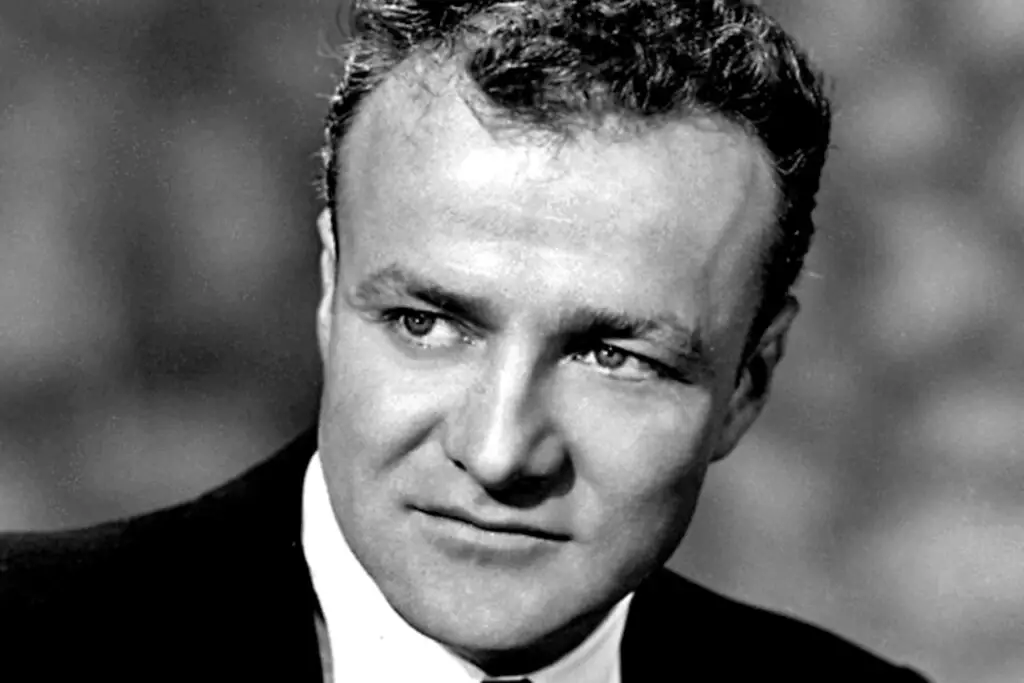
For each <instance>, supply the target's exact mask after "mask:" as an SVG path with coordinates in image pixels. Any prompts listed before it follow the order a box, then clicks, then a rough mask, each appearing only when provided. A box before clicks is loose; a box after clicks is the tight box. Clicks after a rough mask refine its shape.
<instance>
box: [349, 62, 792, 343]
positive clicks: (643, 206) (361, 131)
mask: <svg viewBox="0 0 1024 683" xmlns="http://www.w3.org/2000/svg"><path fill="white" fill-rule="evenodd" d="M472 87H474V86H472V84H467V83H465V82H464V79H462V78H461V77H460V76H459V74H458V72H457V70H455V69H454V68H445V67H444V66H442V67H441V68H438V67H436V65H435V66H434V67H430V66H429V63H428V65H427V66H424V65H422V64H421V65H412V66H403V67H400V69H399V71H398V72H397V73H396V74H394V75H393V76H392V77H389V78H388V79H387V80H386V81H385V82H384V83H383V84H382V85H381V87H380V88H378V89H377V91H375V92H374V93H372V94H371V95H370V96H369V97H368V99H367V100H366V102H365V103H364V106H363V107H362V108H361V110H360V114H359V115H358V116H357V119H356V121H354V122H353V127H352V130H351V131H350V134H349V136H348V142H347V143H346V144H347V145H348V149H347V150H346V152H347V154H346V155H345V156H346V157H347V162H346V163H343V165H342V168H343V172H344V173H345V174H346V177H345V178H343V179H342V180H343V182H341V183H339V186H340V187H342V188H344V189H343V192H354V193H357V194H358V195H359V197H360V201H359V204H360V205H361V207H362V208H363V209H364V210H365V209H366V207H368V206H373V207H379V206H383V205H384V204H386V202H382V201H379V200H375V199H374V198H372V195H374V194H376V193H378V192H382V191H384V189H383V188H381V187H380V182H381V180H382V179H384V180H386V181H391V182H401V185H402V187H403V188H407V191H409V192H415V193H417V194H418V195H419V198H420V199H421V200H422V201H423V202H425V203H426V204H427V205H429V206H433V207H434V208H435V209H436V210H437V211H438V212H439V213H443V214H445V215H448V216H450V217H451V219H452V220H451V221H450V222H449V224H450V225H470V224H471V223H472V221H470V220H468V217H467V216H463V215H460V214H459V210H460V205H459V203H458V202H457V201H448V202H445V198H444V197H443V196H441V195H442V193H437V192H435V191H434V185H433V183H435V182H437V181H438V179H439V177H440V176H442V175H443V176H445V181H447V182H448V183H449V184H452V183H454V184H456V185H458V186H459V187H460V188H461V189H462V190H463V191H464V192H465V193H472V194H473V195H475V196H476V198H477V199H478V200H480V201H482V202H486V201H487V200H488V197H487V191H488V188H494V187H517V188H521V189H522V190H523V192H522V194H521V195H520V197H521V199H520V201H516V202H514V203H511V204H510V203H508V202H502V201H500V198H499V199H496V201H495V206H496V208H499V209H500V212H502V213H504V214H508V213H510V212H511V213H515V214H520V215H522V214H525V217H526V218H528V219H530V220H526V221H520V222H518V223H517V224H516V226H515V230H517V231H518V232H519V237H524V236H526V235H525V233H524V232H523V231H524V230H526V231H542V230H543V231H547V232H548V233H549V232H550V231H551V230H552V229H557V230H558V232H559V233H560V234H559V235H558V239H559V240H560V241H567V242H568V243H570V244H571V243H573V242H574V234H573V233H574V228H576V227H577V225H574V222H578V216H579V209H580V207H579V205H578V202H577V203H571V202H572V201H573V200H572V199H571V198H572V197H573V193H572V192H566V193H564V194H563V195H560V196H559V195H552V194H550V193H547V194H542V195H541V194H531V188H536V189H538V190H539V191H542V190H543V186H545V185H546V184H549V181H551V180H553V179H560V180H562V181H563V182H564V183H567V184H568V185H571V184H572V183H579V184H580V186H583V185H588V184H589V185H594V186H596V187H598V188H599V189H598V190H597V191H596V192H595V193H594V194H596V195H602V194H607V195H608V196H616V197H621V196H628V197H630V199H631V201H629V202H622V203H620V204H615V203H608V202H606V203H605V204H604V205H600V201H599V200H600V196H596V197H595V202H594V203H595V205H600V208H601V209H602V210H604V211H605V212H606V216H605V217H604V218H605V220H606V222H607V224H608V225H609V226H612V227H614V225H615V224H616V222H617V221H616V216H615V214H616V212H625V211H628V212H629V216H628V218H629V219H630V220H633V219H636V216H637V212H640V213H642V214H643V220H648V223H649V224H651V225H655V226H657V229H656V230H655V231H654V233H653V237H654V241H655V242H657V241H659V239H660V238H659V231H660V234H663V235H667V234H668V233H673V234H674V236H675V237H676V238H677V239H678V237H679V236H680V235H682V236H684V237H685V238H686V240H688V241H689V242H690V244H691V246H690V249H689V252H688V253H692V256H693V257H692V259H689V258H687V261H688V263H685V264H680V270H681V271H682V270H687V271H689V272H690V274H691V276H692V277H694V278H696V281H695V282H693V283H691V284H692V286H693V287H694V288H695V289H696V290H697V291H699V292H700V295H701V296H702V297H704V298H705V299H706V301H705V302H704V304H705V305H703V306H701V308H702V309H703V310H704V311H705V313H706V314H708V315H710V316H711V317H712V318H713V319H712V320H708V321H702V322H705V323H711V328H714V327H717V326H719V325H722V324H726V323H728V322H729V321H728V320H727V318H728V317H729V316H730V315H731V316H732V317H735V315H736V311H737V306H736V303H737V302H736V301H735V297H736V296H739V295H746V297H747V298H748V299H755V300H756V297H752V296H750V290H751V289H752V288H753V286H754V285H756V284H757V278H756V277H755V276H756V274H757V273H758V272H759V265H760V262H759V259H758V258H757V256H759V255H760V254H761V252H762V251H763V250H762V248H761V243H763V241H764V236H765V235H766V234H768V233H769V231H770V228H771V225H770V224H771V223H772V222H773V218H774V215H775V210H774V209H775V202H776V197H777V190H776V188H775V183H774V181H773V174H772V171H771V165H770V163H769V162H768V157H767V153H766V152H765V151H764V150H763V148H762V146H761V145H760V144H759V143H758V142H757V141H756V139H754V138H752V137H751V136H749V135H747V134H746V133H745V132H744V131H743V130H742V129H740V128H739V127H738V126H735V125H732V124H730V123H728V122H726V121H724V120H721V119H718V118H715V117H703V118H686V119H680V120H677V121H673V122H667V123H663V124H661V125H659V126H657V127H654V128H651V129H649V130H647V131H645V132H643V133H641V134H639V135H637V136H635V137H631V138H623V137H622V136H618V137H617V138H615V141H610V137H609V136H608V135H605V134H602V133H601V131H597V132H583V133H581V134H579V135H576V136H574V137H573V138H572V139H571V140H563V141H562V142H561V143H559V144H554V143H552V140H551V136H550V135H544V134H542V135H540V136H538V137H536V139H535V138H532V137H529V136H527V137H522V136H497V137H496V136H495V135H493V134H492V132H491V131H490V130H489V128H488V126H487V125H486V123H485V122H483V121H482V120H481V118H480V116H479V111H478V108H476V107H474V106H473V103H472V102H470V103H469V104H467V101H466V93H465V90H466V88H472ZM453 131H457V135H456V136H455V139H454V140H453V135H452V132H453ZM638 154H640V155H642V156H644V157H645V158H650V159H651V165H652V166H656V167H657V169H659V170H658V171H652V172H651V173H646V174H644V175H643V177H642V178H635V177H630V175H629V174H608V173H607V172H605V173H602V172H601V170H602V169H601V168H599V167H598V166H599V165H600V164H604V170H605V171H607V164H608V163H614V162H615V159H616V158H621V159H622V160H624V161H628V160H630V159H632V160H634V162H635V159H636V158H637V155H638ZM616 155H618V156H616ZM709 158H714V160H715V163H709V162H708V159H709ZM394 159H401V160H402V162H403V167H401V168H395V167H394V164H393V162H389V160H394ZM389 163H391V165H390V166H387V164H389ZM623 165H624V166H625V164H623ZM634 165H635V163H634ZM709 169H710V170H709ZM402 176H404V180H399V177H402ZM680 179H685V182H686V183H688V184H689V185H690V187H689V188H688V189H687V192H686V193H685V194H686V201H687V202H688V204H689V205H688V206H685V207H683V210H681V211H680V210H678V202H677V199H678V197H679V195H680V189H681V188H680V182H681V181H680ZM602 187H603V188H604V189H605V191H602V190H601V189H600V188H602ZM538 196H543V197H544V201H543V202H539V201H535V198H536V197H538ZM563 198H568V199H564V202H565V203H564V204H560V203H559V202H560V200H562V199H563ZM595 210H596V209H595ZM595 218H600V217H598V216H595ZM367 219H369V221H370V224H373V223H374V216H372V215H371V216H366V215H362V216H361V217H360V222H363V221H366V220H367ZM508 225H509V226H511V225H512V223H511V222H510V223H509V224H508ZM524 226H526V227H524ZM488 227H489V228H490V229H491V230H492V234H500V231H501V230H502V229H504V227H505V224H504V223H503V222H502V221H501V219H500V218H496V219H495V222H494V225H490V226H488ZM592 227H593V225H592V224H588V230H585V231H582V233H583V234H581V235H580V236H579V238H580V239H590V238H592V237H593V235H592V230H590V228H592ZM495 229H496V230H495ZM509 229H510V230H511V229H512V228H511V227H509ZM605 238H607V239H609V240H611V241H615V240H616V239H628V235H623V236H619V235H616V234H615V233H614V230H613V229H611V230H609V231H608V232H607V234H606V235H605ZM650 248H651V249H652V250H656V249H657V248H658V245H657V244H652V245H651V247H650ZM696 265H700V267H699V268H696V269H694V266H696ZM737 271H742V272H741V275H742V277H741V280H742V281H743V282H744V283H745V286H744V287H742V288H740V290H741V291H737V287H736V286H735V284H734V283H735V282H736V277H735V275H736V273H737ZM743 308H752V305H750V306H745V307H743Z"/></svg>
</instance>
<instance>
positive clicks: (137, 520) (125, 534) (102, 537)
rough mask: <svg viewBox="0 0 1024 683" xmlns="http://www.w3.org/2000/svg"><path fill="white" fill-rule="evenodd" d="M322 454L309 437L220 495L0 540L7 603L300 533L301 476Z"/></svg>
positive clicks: (1, 589) (0, 591) (1, 585)
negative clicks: (30, 585) (67, 582)
mask: <svg viewBox="0 0 1024 683" xmlns="http://www.w3.org/2000/svg"><path fill="white" fill-rule="evenodd" d="M315 449H316V439H315V434H313V433H312V432H307V433H305V434H303V435H302V436H300V437H299V438H297V439H295V440H294V441H292V442H291V443H290V444H288V445H287V446H285V447H284V448H282V449H280V450H279V451H277V452H276V453H274V454H273V455H272V456H270V457H269V458H265V459H263V460H261V461H259V462H258V463H257V464H255V465H254V466H252V467H251V468H249V469H247V470H246V471H244V472H242V473H241V474H239V475H238V476H236V477H234V478H232V479H231V480H229V481H227V482H225V483H223V484H221V485H219V486H217V487H216V488H214V489H212V490H209V491H207V492H205V493H203V494H201V495H199V496H197V497H195V498H193V499H191V500H187V501H184V502H181V503H178V504H175V505H171V506H168V507H165V508H161V509H158V510H154V511H151V512H147V513H143V514H139V515H135V516H131V517H126V518H123V519H117V520H112V521H108V522H104V523H101V524H97V525H94V526H90V527H84V528H77V529H69V530H60V531H45V532H37V531H30V532H7V533H0V596H3V595H4V593H5V592H9V590H8V589H10V588H11V587H12V586H14V585H17V584H16V582H23V581H34V582H41V581H46V580H48V579H55V578H59V579H64V578H70V577H72V576H81V577H91V578H96V577H92V574H93V573H94V571H101V573H102V575H104V576H108V575H109V574H110V572H112V571H113V572H116V571H117V569H116V568H117V566H118V565H129V566H131V567H132V568H133V569H137V563H139V562H151V563H155V562H161V563H163V562H167V561H168V560H169V559H170V556H173V555H176V554H180V553H181V552H182V551H183V550H185V549H186V548H187V549H189V550H191V552H193V553H195V552H200V551H202V550H205V549H206V548H204V545H206V544H210V543H217V544H223V543H225V542H227V543H231V542H233V541H235V542H237V541H243V540H246V541H248V540H252V538H251V537H252V536H253V535H257V536H259V537H264V538H265V537H266V535H267V532H268V531H275V532H280V531H288V532H290V531H295V530H297V528H298V522H299V516H298V515H299V503H300V499H301V483H302V474H303V472H304V471H305V466H306V463H307V462H308V460H309V457H310V456H311V455H312V453H313V452H314V451H315ZM250 530H251V532H252V533H250ZM8 597H9V596H8Z"/></svg>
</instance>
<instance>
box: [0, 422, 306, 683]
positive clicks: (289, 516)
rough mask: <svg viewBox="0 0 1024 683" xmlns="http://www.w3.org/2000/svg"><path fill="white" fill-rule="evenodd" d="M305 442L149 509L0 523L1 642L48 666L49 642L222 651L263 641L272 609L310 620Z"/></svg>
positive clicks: (139, 650)
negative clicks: (48, 527)
mask: <svg viewBox="0 0 1024 683" xmlns="http://www.w3.org/2000/svg"><path fill="white" fill-rule="evenodd" d="M315 447H316V444H315V436H311V435H304V436H303V437H300V438H299V439H297V440H296V441H294V442H293V443H292V444H291V445H289V446H288V447H286V448H285V449H282V450H281V451H279V452H278V453H276V454H275V455H273V456H271V457H270V458H267V459H265V460H263V461H261V462H260V463H259V464H257V465H256V466H254V467H253V468H251V469H249V470H247V471H246V472H244V473H242V474H241V475H240V476H238V477H236V478H235V479H233V480H231V481H229V482H227V483H226V484H223V485H221V486H219V487H217V488H216V489H214V490H212V491H210V492H207V493H205V494H203V495H201V496H199V497H197V498H195V499H193V500H190V501H187V502H184V503H181V504H178V505H174V506H171V507H168V508H164V509H160V510H157V511H154V512H150V513H147V514H142V515H138V516H135V517H131V518H127V519H122V520H116V521H112V522H107V523H103V524H99V525H96V526H93V527H88V528H83V529H75V530H69V531H59V532H49V533H39V532H35V533H7V534H0V613H3V614H4V619H2V620H0V641H2V642H4V643H5V645H10V644H12V643H13V644H15V645H16V647H17V653H18V657H20V659H18V658H16V661H19V662H22V661H24V662H30V661H33V662H38V663H39V664H40V665H44V669H43V670H44V671H48V670H47V669H45V666H50V665H52V666H57V665H58V663H57V662H56V661H55V660H54V661H50V660H48V659H47V658H46V657H42V658H41V659H40V656H41V654H42V653H43V652H45V651H47V650H48V649H49V648H51V647H52V648H58V649H61V650H62V651H65V652H71V653H74V654H75V655H76V656H78V657H80V658H82V660H83V661H81V663H82V664H83V665H85V660H88V661H90V662H91V661H92V659H95V660H96V663H97V665H99V664H98V663H99V662H101V661H102V657H103V656H106V655H103V653H104V652H105V651H107V650H108V649H109V650H110V651H111V652H113V651H114V650H115V649H116V650H117V651H118V652H119V656H120V657H121V658H122V659H124V658H133V657H137V658H142V657H144V656H146V653H149V654H153V653H156V652H161V651H163V650H162V649H161V648H171V647H174V646H182V647H183V646H184V645H185V644H186V643H188V644H189V646H190V647H191V648H192V649H193V650H194V651H196V652H205V650H204V649H203V648H205V647H209V644H211V643H215V642H216V643H218V651H222V652H230V650H231V643H235V642H236V641H237V642H239V643H241V642H242V641H243V640H248V641H250V642H249V644H250V645H251V644H252V643H253V642H256V643H259V642H263V641H264V640H266V641H267V642H268V643H269V642H270V638H271V635H273V634H276V629H275V628H273V627H272V624H271V620H272V619H273V618H274V617H280V618H279V619H278V620H279V621H280V622H281V624H282V626H280V627H279V628H286V627H287V625H288V624H290V623H293V622H290V621H289V619H291V618H293V617H294V618H298V619H304V620H305V621H309V619H308V618H307V617H308V614H309V613H311V612H310V609H311V608H310V606H309V605H310V603H309V602H308V600H307V599H308V597H309V595H307V592H308V591H307V588H308V585H307V584H308V577H307V575H306V572H305V565H304V562H303V560H302V555H301V546H300V543H299V539H300V528H301V526H300V525H301V488H302V476H303V473H304V471H305V466H306V463H307V462H308V459H309V456H310V455H312V453H313V452H314V451H315ZM269 587H273V589H269ZM310 623H311V622H310ZM261 634H262V635H261ZM276 649H277V650H278V651H279V650H280V649H281V648H280V647H277V648H276ZM169 651H170V650H167V652H169ZM182 651H187V648H186V649H185V650H182ZM268 652H269V651H268ZM132 653H134V654H132ZM210 654H212V651H211V653H210ZM264 654H266V653H264ZM183 661H184V660H183ZM253 661H255V659H254V660H253ZM145 677H146V676H145V675H143V676H142V678H145Z"/></svg>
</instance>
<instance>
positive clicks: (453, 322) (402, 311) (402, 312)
mask: <svg viewBox="0 0 1024 683" xmlns="http://www.w3.org/2000/svg"><path fill="white" fill-rule="evenodd" d="M414 315H415V316H425V317H428V318H431V319H433V320H434V321H435V323H437V322H441V323H444V324H446V325H450V326H451V327H452V330H453V332H454V333H455V334H457V335H458V337H459V341H460V342H461V343H472V342H473V335H472V334H471V331H470V330H469V328H468V327H467V325H466V324H465V323H463V322H462V321H460V320H457V319H455V318H453V317H452V316H451V315H449V314H447V313H441V312H439V311H433V310H430V309H427V308H414V307H412V306H395V307H391V308H386V309H384V310H382V311H380V314H379V317H380V320H381V321H382V322H383V323H385V324H386V325H387V326H388V327H389V328H391V333H392V334H396V335H399V336H401V337H402V338H403V340H404V342H405V343H407V344H410V345H413V346H417V347H419V348H425V349H429V348H441V347H440V346H438V347H434V346H431V345H430V344H424V343H421V342H419V341H417V339H416V338H415V337H412V336H410V335H409V334H408V333H405V332H403V331H401V330H400V329H399V325H400V323H401V320H402V318H403V317H405V316H414Z"/></svg>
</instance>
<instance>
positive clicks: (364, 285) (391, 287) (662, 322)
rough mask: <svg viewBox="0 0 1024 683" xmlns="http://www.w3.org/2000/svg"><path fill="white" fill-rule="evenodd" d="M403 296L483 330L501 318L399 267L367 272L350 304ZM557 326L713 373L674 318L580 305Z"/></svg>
mask: <svg viewBox="0 0 1024 683" xmlns="http://www.w3.org/2000/svg"><path fill="white" fill-rule="evenodd" d="M403 297H411V298H415V299H419V300H421V301H423V302H425V303H427V304H429V305H431V306H433V307H435V308H437V309H438V310H440V311H443V312H444V313H446V314H448V315H451V316H454V317H457V318H461V319H463V320H467V321H469V322H472V323H474V324H477V325H480V326H481V327H484V328H490V329H493V328H495V327H497V322H498V319H499V318H500V316H499V314H498V312H497V311H496V310H495V308H494V306H493V304H492V303H491V302H490V301H489V300H488V299H486V298H484V297H478V296H473V295H467V294H461V293H457V292H453V291H451V290H449V289H447V288H445V287H444V286H443V285H441V284H439V283H437V282H434V281H432V280H430V279H428V278H425V277H423V276H421V275H418V274H416V273H414V272H411V271H409V270H407V269H405V268H403V267H401V266H400V265H398V264H390V265H387V266H385V267H383V268H380V269H379V270H376V271H374V272H372V273H370V275H369V276H367V277H366V278H364V279H363V280H362V281H360V282H359V283H358V284H357V285H356V286H355V288H354V290H353V303H355V304H356V305H357V306H359V305H366V304H368V303H370V302H374V301H379V300H381V299H389V298H403ZM558 327H559V329H560V330H562V331H563V332H565V333H567V334H570V335H577V336H581V337H589V338H602V339H623V340H625V339H637V340H641V341H648V342H650V343H652V344H656V345H658V346H661V347H663V348H665V349H667V350H668V351H669V353H670V354H671V355H673V356H674V359H673V364H674V365H679V366H682V367H685V369H686V370H687V372H689V373H696V374H697V376H698V377H707V376H708V375H709V374H710V372H711V369H712V364H711V362H710V359H709V357H708V356H707V353H706V349H705V348H704V345H703V343H702V341H701V335H700V331H699V329H694V328H692V327H691V326H689V325H687V324H685V323H684V322H683V321H682V320H681V319H679V317H678V316H676V315H673V314H664V315H658V316H653V317H644V316H639V315H634V314H631V313H627V312H625V311H618V310H613V309H608V308H594V307H590V306H584V307H580V308H576V309H574V310H572V311H569V312H567V313H565V314H563V315H561V316H559V319H558Z"/></svg>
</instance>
